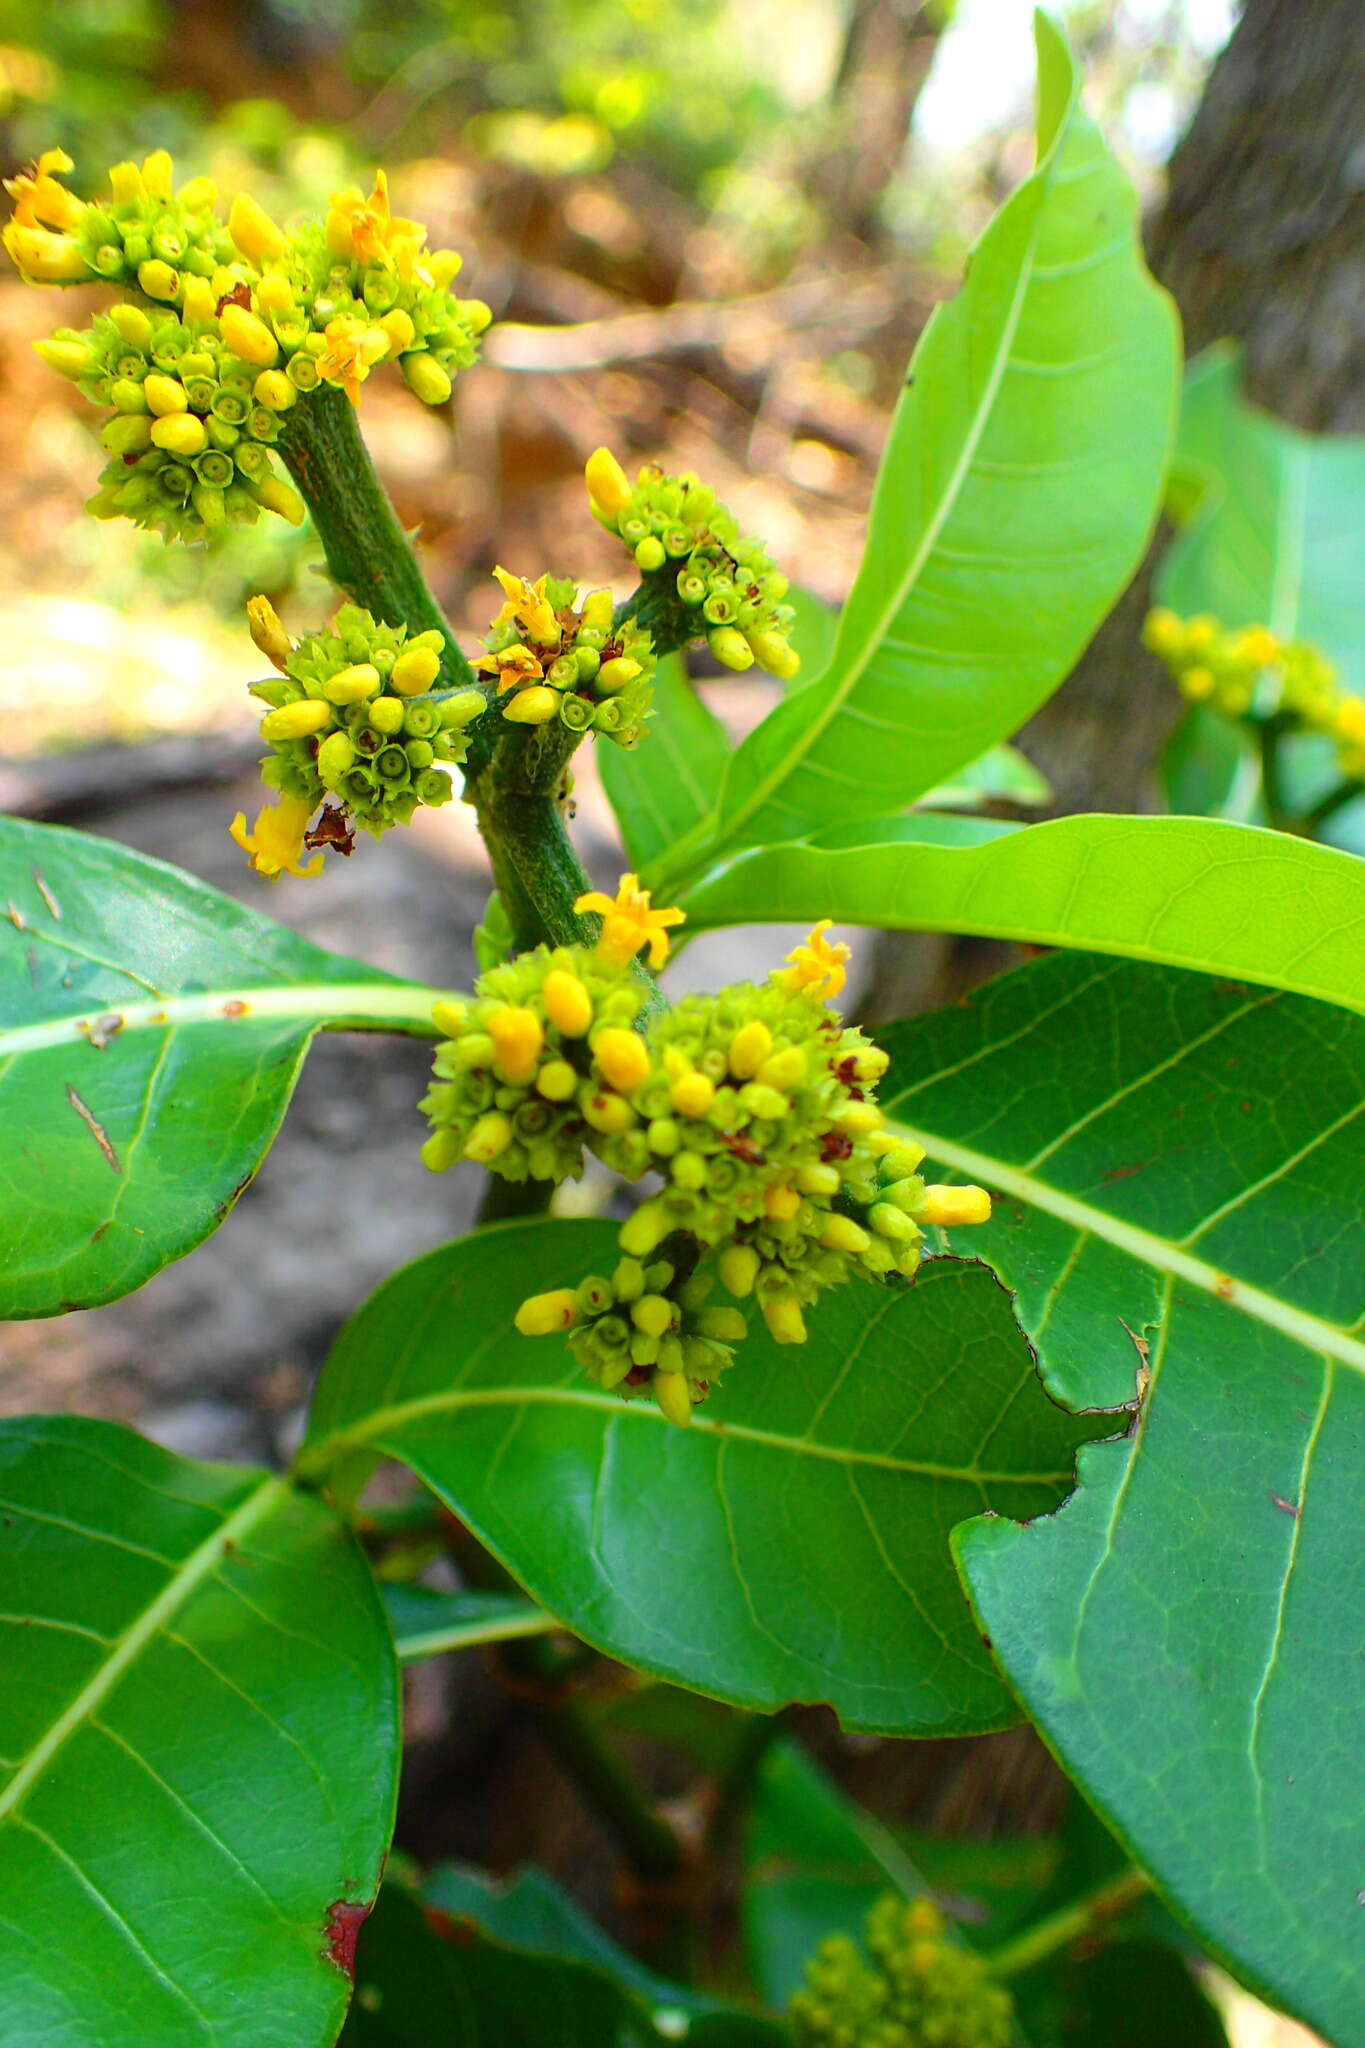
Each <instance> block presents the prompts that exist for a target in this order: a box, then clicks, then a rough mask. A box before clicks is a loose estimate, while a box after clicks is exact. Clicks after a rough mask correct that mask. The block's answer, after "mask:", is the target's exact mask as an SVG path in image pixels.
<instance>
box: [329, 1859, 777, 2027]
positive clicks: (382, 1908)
mask: <svg viewBox="0 0 1365 2048" xmlns="http://www.w3.org/2000/svg"><path fill="white" fill-rule="evenodd" d="M477 1924H478V1923H477V1921H476V1919H474V1918H472V1917H471V1916H470V1915H469V1913H468V1910H467V1907H465V1908H462V1910H461V1912H460V1915H459V1917H458V1918H457V1917H455V1916H453V1915H451V1914H449V1913H445V1912H443V1911H442V1910H441V1909H439V1908H435V1907H428V1908H425V1909H424V1908H423V1906H422V1905H421V1904H420V1903H419V1901H418V1900H417V1899H415V1898H414V1897H413V1896H412V1895H411V1893H409V1892H406V1891H404V1890H403V1889H402V1888H401V1887H400V1886H397V1885H392V1884H388V1885H385V1887H384V1890H383V1892H382V1894H381V1896H380V1900H379V1905H378V1908H377V1909H376V1911H375V1913H374V1915H373V1917H372V1918H371V1919H370V1920H369V1921H367V1922H366V1925H365V1927H364V1928H363V1929H362V1931H361V1935H360V1941H359V1945H358V1950H357V1955H356V1997H355V2004H354V2005H353V2006H352V2008H351V2014H350V2018H349V2019H348V2020H347V2023H346V2028H345V2031H344V2033H343V2034H342V2036H341V2048H419V2044H420V2048H425V2044H427V2043H428V2042H430V2043H433V2044H435V2043H439V2044H440V2048H546V2044H548V2043H553V2048H659V2043H660V2041H664V2040H674V2041H685V2042H687V2043H688V2044H689V2048H781V2044H782V2040H783V2035H782V2033H781V2032H780V2030H779V2029H778V2028H776V2027H775V2026H774V2025H773V2024H772V2023H771V2022H770V2021H767V2020H764V2019H760V2018H758V2017H755V2016H752V2015H750V2014H748V2013H741V2012H739V2011H737V2010H735V2009H734V2008H730V2009H715V2010H709V2011H703V2012H696V2011H694V2010H692V2009H690V2008H689V2006H688V2004H687V2002H686V1997H685V1994H680V1995H679V1996H678V1997H676V1998H674V1999H673V2000H672V2002H671V2003H668V2004H665V2003H663V2002H662V1994H663V1993H666V1992H671V1990H672V1987H671V1986H666V1985H665V1984H664V1983H663V1980H661V1979H656V1980H651V1981H653V1982H656V1983H658V1984H659V1986H660V1992H661V2000H660V2002H657V2003H656V2002H655V2000H653V1999H652V1998H647V1997H645V1996H643V1995H641V1994H640V1992H639V1991H637V1990H636V1989H635V1988H634V1986H633V1985H632V1984H631V1983H628V1982H618V1981H617V1980H615V1979H614V1978H613V1977H612V1976H610V1975H609V1974H608V1973H607V1972H606V1970H605V1969H603V1968H602V1967H601V1959H600V1957H599V1958H595V1959H594V1960H591V1961H589V1960H584V1959H582V1958H581V1957H580V1956H579V1955H574V1954H566V1953H563V1952H557V1953H551V1954H548V1955H538V1954H534V1953H532V1952H530V1951H528V1950H527V1949H526V1948H524V1947H522V1946H521V1945H520V1944H517V1945H509V1944H507V1943H505V1942H503V1941H502V1940H500V1939H496V1938H493V1937H492V1936H491V1935H489V1934H485V1935H484V1936H483V1938H480V1935H479V1932H478V1931H477ZM602 1946H603V1949H604V1950H605V1951H607V1952H614V1953H619V1952H616V1951H613V1950H612V1945H611V1944H610V1943H606V1942H605V1941H604V1942H603V1945H602Z"/></svg>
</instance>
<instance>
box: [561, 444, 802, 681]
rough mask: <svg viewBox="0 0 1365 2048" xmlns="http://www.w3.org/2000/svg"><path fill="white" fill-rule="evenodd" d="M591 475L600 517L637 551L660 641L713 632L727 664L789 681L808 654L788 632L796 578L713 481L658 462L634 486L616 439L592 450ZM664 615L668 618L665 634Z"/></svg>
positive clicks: (646, 611) (643, 610)
mask: <svg viewBox="0 0 1365 2048" xmlns="http://www.w3.org/2000/svg"><path fill="white" fill-rule="evenodd" d="M585 480H586V482H587V487H588V505H589V508H590V510H591V512H592V515H593V517H594V519H596V520H597V521H598V522H599V524H601V525H602V526H605V527H606V528H607V530H608V532H610V533H614V534H617V535H618V536H619V537H620V539H621V540H623V541H624V542H625V544H626V546H627V547H628V548H629V549H630V551H631V554H632V556H633V557H634V560H635V566H636V568H637V569H638V570H639V572H640V576H641V579H642V592H641V598H640V602H639V604H638V607H637V610H638V616H639V619H640V622H641V624H642V625H644V626H646V627H648V628H649V629H650V630H651V631H653V632H655V638H656V640H659V641H660V644H662V645H664V646H669V645H673V646H681V645H684V644H685V643H686V642H687V641H689V640H705V642H706V644H707V646H708V647H709V648H710V650H711V652H712V654H714V655H715V657H716V659H717V661H719V662H721V663H723V664H724V666H725V667H726V668H731V669H738V670H744V669H748V668H753V667H754V666H757V667H759V668H762V669H766V670H767V671H768V672H769V674H771V675H775V676H780V677H781V678H782V679H783V681H790V679H791V678H792V677H793V676H794V675H795V674H796V672H797V670H798V669H799V668H800V666H801V660H800V656H799V655H798V654H797V652H796V650H795V648H794V647H793V646H792V645H791V642H790V640H789V638H788V634H789V633H790V630H791V626H792V623H793V620H794V618H795V616H796V615H795V613H794V611H793V610H792V608H791V606H790V605H787V604H784V603H783V599H784V598H785V597H786V594H787V579H786V577H785V576H783V575H782V574H781V573H780V571H779V570H778V569H777V568H776V566H775V564H774V563H773V562H772V560H771V559H770V558H769V556H768V555H767V553H766V552H765V551H764V548H763V546H762V543H761V542H759V541H756V540H753V539H751V538H750V537H749V536H748V535H747V534H743V533H741V532H740V530H739V526H738V524H737V522H736V520H735V519H734V517H733V515H732V514H731V513H730V512H729V511H728V510H727V509H726V507H725V506H724V505H722V504H720V503H719V501H718V500H717V498H716V494H715V492H714V491H713V490H711V489H710V488H709V486H707V485H706V484H703V483H702V481H701V479H700V478H699V477H697V476H694V475H692V474H690V473H684V474H683V475H680V476H666V475H665V474H664V472H663V471H662V470H661V469H659V468H657V467H656V466H654V465H653V464H648V465H646V467H645V468H643V469H642V470H641V471H640V473H639V477H638V479H637V481H636V483H635V484H634V486H632V485H631V483H630V480H629V478H628V477H627V476H626V473H625V471H624V470H623V469H622V467H621V465H620V463H619V462H618V461H617V459H616V457H615V456H614V455H613V454H612V453H611V450H610V449H608V448H598V449H597V450H596V451H595V452H594V453H593V454H592V455H591V456H589V458H588V463H587V468H586V471H585ZM656 619H657V620H658V621H659V622H660V623H663V622H665V621H666V622H667V638H666V639H664V638H662V636H661V635H660V633H659V632H657V631H655V621H656Z"/></svg>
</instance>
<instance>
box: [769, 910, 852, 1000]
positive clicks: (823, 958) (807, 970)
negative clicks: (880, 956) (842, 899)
mask: <svg viewBox="0 0 1365 2048" xmlns="http://www.w3.org/2000/svg"><path fill="white" fill-rule="evenodd" d="M833 923H834V919H833V918H832V917H822V918H821V920H820V922H819V924H817V925H816V926H815V927H814V929H813V930H812V931H811V932H809V933H808V934H807V936H806V937H805V938H804V939H803V940H802V941H801V944H800V945H799V946H794V947H793V948H792V950H791V952H790V953H788V955H787V958H788V960H790V962H791V965H790V967H779V968H778V970H777V973H778V976H779V978H780V979H781V980H782V981H784V982H785V983H786V984H787V987H788V988H790V989H808V990H809V991H810V993H811V994H812V995H813V996H814V997H815V1000H816V1001H817V1002H821V1003H823V1002H827V1001H828V1000H829V998H830V997H831V996H837V995H838V993H839V991H840V989H841V988H842V987H843V985H844V983H845V981H846V980H847V979H848V976H847V974H846V973H845V971H844V963H845V962H846V961H847V960H848V958H849V951H850V949H849V948H848V947H847V946H845V945H843V944H842V943H837V944H835V945H831V944H830V943H829V940H828V939H827V938H826V937H825V933H826V932H827V931H828V930H829V929H830V926H831V925H832V924H833Z"/></svg>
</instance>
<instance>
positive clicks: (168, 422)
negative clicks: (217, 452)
mask: <svg viewBox="0 0 1365 2048" xmlns="http://www.w3.org/2000/svg"><path fill="white" fill-rule="evenodd" d="M207 439H208V434H207V432H206V431H205V427H204V422H203V421H202V420H201V419H196V418H195V416H194V414H193V413H192V412H173V413H168V414H167V416H166V417H165V419H158V420H153V421H152V446H153V447H154V448H164V449H165V450H166V451H167V453H168V454H170V455H183V456H186V457H189V456H191V455H198V454H200V453H201V452H202V450H203V447H204V443H205V442H206V441H207Z"/></svg>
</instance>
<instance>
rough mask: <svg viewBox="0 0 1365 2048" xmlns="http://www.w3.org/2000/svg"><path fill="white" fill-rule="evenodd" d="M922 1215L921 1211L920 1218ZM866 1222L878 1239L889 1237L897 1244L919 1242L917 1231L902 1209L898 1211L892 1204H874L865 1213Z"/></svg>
mask: <svg viewBox="0 0 1365 2048" xmlns="http://www.w3.org/2000/svg"><path fill="white" fill-rule="evenodd" d="M923 1213H924V1212H923V1210H921V1211H920V1214H921V1216H922V1215H923ZM867 1220H868V1222H869V1223H870V1224H871V1225H872V1228H873V1229H874V1230H875V1231H876V1233H877V1235H878V1236H879V1237H889V1238H891V1239H892V1240H893V1241H894V1242H895V1243H897V1244H916V1243H918V1241H919V1231H918V1230H917V1229H916V1227H915V1225H914V1224H913V1223H912V1222H911V1221H910V1218H909V1217H908V1216H907V1215H906V1213H905V1211H904V1209H898V1208H897V1207H896V1205H895V1203H894V1202H874V1203H873V1204H872V1207H871V1208H870V1209H869V1210H868V1212H867Z"/></svg>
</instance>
